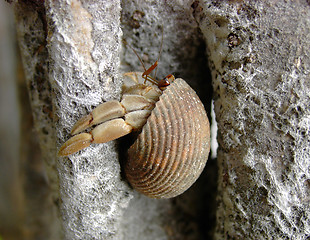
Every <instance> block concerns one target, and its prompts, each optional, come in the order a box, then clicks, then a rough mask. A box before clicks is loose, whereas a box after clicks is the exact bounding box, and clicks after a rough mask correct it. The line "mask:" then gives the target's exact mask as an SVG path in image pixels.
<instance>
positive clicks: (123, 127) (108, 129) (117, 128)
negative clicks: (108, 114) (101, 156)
mask: <svg viewBox="0 0 310 240" xmlns="http://www.w3.org/2000/svg"><path fill="white" fill-rule="evenodd" d="M132 129H133V128H132V126H130V125H129V124H127V123H126V122H125V121H124V119H121V118H117V119H113V120H110V121H107V122H104V123H102V124H100V125H98V126H97V127H95V128H94V129H93V130H92V131H91V132H90V133H80V134H78V135H75V136H73V137H72V138H70V139H69V140H68V141H66V142H65V143H64V144H63V145H62V146H61V148H60V149H59V152H58V155H59V156H68V155H70V154H73V153H75V152H77V151H79V150H82V149H84V148H86V147H88V146H89V145H90V144H91V143H105V142H109V141H112V140H115V139H117V138H120V137H122V136H124V135H127V134H129V133H130V132H131V131H132Z"/></svg>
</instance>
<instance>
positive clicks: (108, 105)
mask: <svg viewBox="0 0 310 240" xmlns="http://www.w3.org/2000/svg"><path fill="white" fill-rule="evenodd" d="M125 112H126V111H125V109H124V107H123V106H122V104H121V103H120V102H119V101H109V102H105V103H102V104H100V105H99V106H98V107H96V108H95V109H94V110H93V111H92V112H91V113H90V114H88V115H86V116H84V117H82V118H81V119H80V120H79V121H77V122H76V123H75V124H74V126H73V127H72V129H71V134H72V135H75V134H77V133H80V132H82V131H84V130H85V129H87V128H89V127H91V126H93V125H96V124H98V123H101V122H105V121H107V120H110V119H113V118H119V117H123V116H124V115H125Z"/></svg>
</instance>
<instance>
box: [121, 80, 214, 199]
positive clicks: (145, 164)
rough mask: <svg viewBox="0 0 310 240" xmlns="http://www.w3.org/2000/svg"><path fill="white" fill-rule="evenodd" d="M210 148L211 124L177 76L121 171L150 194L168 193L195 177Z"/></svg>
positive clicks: (161, 195)
mask: <svg viewBox="0 0 310 240" xmlns="http://www.w3.org/2000/svg"><path fill="white" fill-rule="evenodd" d="M209 151H210V125H209V121H208V117H207V114H206V112H205V109H204V106H203V104H202V103H201V101H200V99H199V97H198V96H197V94H196V93H195V91H194V90H193V89H192V88H191V87H190V86H189V85H188V84H187V83H186V82H185V81H184V80H183V79H181V78H178V79H176V80H175V81H174V82H173V83H171V85H169V86H168V87H167V88H166V89H165V90H164V91H163V94H162V95H161V96H160V97H159V100H158V102H156V105H155V108H154V109H153V110H152V112H151V115H150V116H149V118H148V119H147V122H146V123H145V125H144V126H143V128H142V131H141V133H140V134H139V135H138V137H137V139H136V140H135V142H134V144H133V145H132V146H131V147H130V148H129V150H128V159H127V162H126V163H125V167H124V169H125V175H126V177H127V180H128V181H129V183H130V184H131V186H132V187H133V188H135V189H136V190H137V191H139V192H141V193H143V194H145V195H147V196H149V197H151V198H172V197H175V196H177V195H179V194H181V193H183V192H184V191H186V190H187V189H188V188H189V187H190V186H191V185H192V184H193V183H194V182H195V181H196V180H197V178H198V177H199V176H200V174H201V172H202V170H203V168H204V167H205V164H206V162H207V159H208V154H209Z"/></svg>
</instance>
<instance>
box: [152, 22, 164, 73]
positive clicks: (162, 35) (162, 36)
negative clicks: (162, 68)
mask: <svg viewBox="0 0 310 240" xmlns="http://www.w3.org/2000/svg"><path fill="white" fill-rule="evenodd" d="M163 41H164V28H163V26H161V43H160V50H159V54H158V58H157V60H156V62H159V58H160V55H161V52H162V50H163ZM156 74H157V68H156V69H155V74H154V78H155V79H156Z"/></svg>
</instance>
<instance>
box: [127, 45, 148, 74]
mask: <svg viewBox="0 0 310 240" xmlns="http://www.w3.org/2000/svg"><path fill="white" fill-rule="evenodd" d="M123 43H124V44H126V45H127V46H128V47H130V48H131V50H132V51H133V52H134V53H135V54H136V56H137V57H138V59H139V61H140V63H141V64H142V67H143V69H144V71H145V72H146V68H145V66H144V63H143V61H142V59H141V58H140V56H139V55H138V53H137V52H136V51H135V50H134V48H133V47H132V46H130V45H129V44H128V43H127V42H126V40H123Z"/></svg>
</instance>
